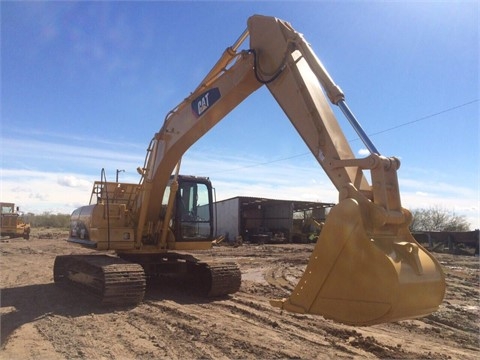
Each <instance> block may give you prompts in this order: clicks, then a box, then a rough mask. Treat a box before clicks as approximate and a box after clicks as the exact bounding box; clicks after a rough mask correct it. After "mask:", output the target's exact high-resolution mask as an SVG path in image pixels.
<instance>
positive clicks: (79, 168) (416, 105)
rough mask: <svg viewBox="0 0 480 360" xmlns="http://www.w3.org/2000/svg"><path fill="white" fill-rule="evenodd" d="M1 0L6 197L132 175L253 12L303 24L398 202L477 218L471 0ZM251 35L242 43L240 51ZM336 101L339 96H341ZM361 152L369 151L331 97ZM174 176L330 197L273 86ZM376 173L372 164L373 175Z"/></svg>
mask: <svg viewBox="0 0 480 360" xmlns="http://www.w3.org/2000/svg"><path fill="white" fill-rule="evenodd" d="M0 6H1V126H0V135H1V138H0V151H1V153H0V154H1V155H0V157H1V169H0V170H1V175H0V181H1V183H0V186H1V187H0V199H1V201H7V202H15V203H16V204H17V205H18V206H20V208H21V210H23V211H24V212H32V213H36V214H40V213H44V212H49V213H70V212H72V211H73V210H74V209H75V208H77V207H79V206H82V205H87V204H88V201H89V200H90V192H91V188H92V184H93V181H95V180H100V174H101V169H102V168H104V169H105V172H106V175H107V180H109V181H115V178H116V175H117V170H119V172H118V177H119V181H123V182H133V183H137V182H138V181H139V175H138V174H137V172H136V168H137V167H138V166H142V165H143V163H144V158H145V154H146V149H147V146H148V144H149V142H150V140H151V138H152V137H153V135H154V134H155V133H156V132H157V131H158V130H159V129H160V128H161V126H162V124H163V121H164V117H165V115H166V114H167V113H168V112H169V111H170V110H171V109H173V108H174V107H175V106H176V105H178V104H179V103H180V102H181V101H182V100H183V99H184V98H186V97H187V96H188V95H189V94H190V93H191V92H192V91H193V90H194V89H195V88H196V87H197V86H198V85H199V83H200V81H201V80H202V79H203V77H204V76H205V75H206V74H207V73H208V71H209V70H210V69H211V67H212V66H213V65H214V63H215V62H216V61H217V60H218V58H219V57H220V56H221V54H222V52H223V51H224V50H225V49H226V48H227V47H228V46H231V45H232V44H233V43H234V42H235V40H237V38H238V37H239V36H240V34H241V33H242V32H243V31H244V30H245V29H246V22H247V19H248V17H249V16H251V15H253V14H262V15H269V16H275V17H278V18H280V19H283V20H286V21H288V22H289V23H291V24H292V26H293V27H294V28H295V29H296V30H297V31H299V32H300V33H302V34H304V36H305V38H306V40H307V41H308V42H309V43H310V45H311V46H312V48H313V50H314V51H315V53H316V54H317V56H318V57H319V58H320V59H321V60H322V62H323V64H324V65H325V67H326V68H327V70H328V72H329V73H330V75H331V76H332V78H333V79H334V81H335V82H336V83H337V84H338V85H339V86H340V87H341V88H342V90H343V91H344V93H345V95H346V102H347V104H348V105H349V107H350V109H351V110H352V111H353V113H354V114H355V115H356V117H357V119H358V120H359V122H360V123H361V125H362V127H363V129H364V130H365V132H366V133H367V134H368V135H369V137H370V139H371V141H372V142H373V143H374V144H375V146H376V148H377V149H378V150H379V151H380V153H381V154H382V155H385V156H396V157H398V158H399V159H400V160H401V163H402V165H401V167H400V169H399V171H398V177H399V183H400V191H401V196H402V205H403V206H404V207H406V208H408V209H411V210H414V209H425V208H431V207H436V208H441V209H444V210H445V211H448V212H450V213H453V214H455V215H460V216H464V217H465V218H466V219H467V220H468V221H469V223H470V224H471V229H472V230H473V229H478V228H479V227H480V210H479V209H480V188H479V186H480V185H479V183H480V182H479V179H480V160H479V158H480V156H479V155H480V149H479V138H480V131H479V107H480V106H479V105H480V102H479V98H480V95H479V43H480V39H479V28H480V25H479V12H480V10H479V4H478V2H476V1H442V2H435V1H423V2H409V1H405V2H390V1H378V2H373V1H371V2H367V1H336V2H334V1H222V2H215V1H211V2H208V1H196V2H193V1H192V2H188V1H185V2H182V1H151V2H141V1H136V2H115V1H104V2H103V1H102V2H75V1H68V2H57V1H55V2H41V1H40V2H17V1H12V2H10V1H2V2H1V3H0ZM247 47H248V43H247V44H245V45H244V46H243V47H242V48H247ZM334 107H335V106H334ZM335 113H336V114H338V115H339V116H338V117H339V122H340V124H341V126H342V129H343V131H344V132H345V135H346V137H347V139H348V141H349V143H350V146H351V147H352V149H353V151H354V152H355V154H356V156H358V157H363V156H365V155H366V152H365V151H366V149H365V146H364V145H363V143H362V142H361V141H360V140H359V139H358V138H357V136H356V135H355V133H354V131H353V130H352V129H351V127H350V126H349V125H348V123H347V122H346V120H345V119H344V118H343V116H341V115H340V112H338V110H335ZM181 173H183V174H192V175H198V176H208V177H210V179H211V181H212V183H213V186H214V187H215V190H216V191H215V192H216V196H217V200H223V199H228V198H231V197H235V196H258V197H266V198H272V199H287V200H305V201H320V202H329V203H330V202H334V203H335V202H337V201H338V191H337V190H336V189H335V188H334V187H333V185H332V184H331V182H330V181H329V179H328V178H327V176H326V175H325V173H324V171H323V170H322V168H321V167H320V166H319V164H318V163H317V162H316V160H315V159H314V158H313V156H312V155H311V154H310V153H309V150H308V149H307V147H306V145H305V144H304V143H303V141H302V140H301V138H300V137H299V136H298V134H297V133H296V131H295V129H294V128H293V126H292V124H291V123H290V122H289V120H288V119H287V118H286V116H285V115H284V114H283V112H282V110H281V109H280V107H279V106H278V104H277V103H276V102H275V100H274V99H273V97H272V96H271V95H270V93H269V92H268V90H267V89H266V88H261V89H259V90H258V91H257V92H255V93H254V94H252V95H251V96H250V97H248V98H247V99H246V100H245V101H244V102H242V103H241V104H239V105H238V106H237V108H235V109H234V110H233V111H232V112H231V113H230V114H229V115H228V116H227V117H225V118H224V119H223V120H222V121H221V122H220V123H219V124H218V125H217V126H216V127H215V128H213V129H212V130H211V131H210V132H209V133H207V134H206V135H205V136H204V137H202V138H201V139H200V140H199V141H198V142H196V143H195V144H194V145H193V146H192V147H191V148H190V149H189V150H188V151H187V152H186V153H185V155H184V157H183V159H182V168H181ZM368 176H369V175H368Z"/></svg>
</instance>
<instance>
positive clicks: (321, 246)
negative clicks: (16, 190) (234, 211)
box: [78, 15, 445, 325]
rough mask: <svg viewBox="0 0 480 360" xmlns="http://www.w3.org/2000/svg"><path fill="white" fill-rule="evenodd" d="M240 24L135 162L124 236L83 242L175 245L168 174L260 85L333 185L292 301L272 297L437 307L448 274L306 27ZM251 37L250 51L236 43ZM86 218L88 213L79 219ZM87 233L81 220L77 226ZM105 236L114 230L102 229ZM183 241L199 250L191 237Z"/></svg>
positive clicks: (384, 311) (308, 305) (347, 314)
mask: <svg viewBox="0 0 480 360" xmlns="http://www.w3.org/2000/svg"><path fill="white" fill-rule="evenodd" d="M247 25H248V26H247V30H246V31H244V32H243V33H242V34H241V35H240V37H239V38H238V40H237V41H236V42H235V43H234V45H233V46H231V47H229V48H227V49H226V50H225V52H224V53H223V55H222V56H221V58H220V59H219V60H218V62H217V63H216V64H215V65H214V67H213V68H212V70H211V71H210V72H209V73H208V74H207V76H206V77H205V78H204V79H203V81H202V82H201V83H200V84H199V85H198V86H197V88H196V89H195V91H194V92H193V93H192V94H191V95H190V96H188V97H187V98H186V99H185V100H184V101H183V102H182V103H180V104H179V105H178V106H177V107H175V108H174V109H173V110H172V111H170V112H169V113H168V114H167V116H166V118H165V122H164V124H163V126H162V127H161V129H160V131H159V132H158V133H156V134H155V136H154V137H153V139H152V141H151V143H150V146H149V148H148V151H147V156H146V159H145V165H144V167H143V168H142V169H140V173H141V175H142V178H141V181H140V184H139V185H138V188H137V190H138V191H136V193H135V196H133V197H132V198H131V199H130V200H128V201H127V202H126V203H125V204H123V205H122V206H124V208H122V209H123V210H122V209H120V208H118V209H119V212H122V211H124V212H128V216H125V219H127V218H128V219H130V220H129V221H127V220H125V221H126V223H125V224H124V225H123V226H125V227H128V228H129V229H131V232H130V230H128V234H127V231H126V230H121V231H123V233H124V234H127V235H128V236H125V239H124V240H125V241H123V242H121V241H118V242H115V241H113V242H110V240H109V241H108V242H106V241H105V239H103V240H102V239H92V238H90V239H88V240H87V241H88V243H89V244H93V245H95V244H97V243H100V241H103V242H102V243H103V244H108V249H111V250H117V251H118V250H121V254H120V255H121V256H122V258H123V259H135V258H138V257H139V256H140V255H141V254H143V253H148V252H150V253H155V252H158V253H160V252H165V251H166V250H167V249H179V246H180V245H178V244H177V243H178V241H179V240H180V239H176V240H175V239H173V240H172V236H171V234H170V233H171V231H170V225H169V224H170V222H171V220H172V216H173V203H174V201H175V199H176V198H178V195H175V194H177V193H178V190H177V188H178V184H177V183H176V181H175V179H176V178H177V175H178V168H179V162H180V159H181V157H182V155H183V154H184V153H185V152H186V151H187V149H188V148H189V147H190V146H191V145H193V144H194V143H195V142H196V141H197V140H198V139H199V138H200V137H202V136H203V135H204V134H205V133H206V132H207V131H209V130H210V129H211V128H212V127H213V126H215V125H216V124H217V123H218V122H219V121H220V120H221V119H223V118H224V117H225V116H226V115H227V114H228V113H229V112H230V111H232V110H233V109H234V108H235V107H236V106H237V105H239V104H240V103H241V102H242V101H243V100H244V99H245V98H247V97H248V96H250V95H251V94H252V93H253V92H254V91H255V90H257V89H258V88H259V87H261V86H263V85H265V86H266V87H267V88H268V89H269V91H270V92H271V94H272V96H273V97H274V98H275V100H276V101H277V102H278V104H279V105H280V107H281V108H282V109H283V111H284V113H285V114H286V116H287V117H288V119H289V120H290V121H291V123H292V124H293V126H294V127H295V129H296V130H297V132H298V133H299V135H300V136H301V138H302V139H303V140H304V142H305V144H306V145H307V147H308V148H309V149H310V151H311V152H312V154H313V156H314V157H315V159H316V160H317V161H318V163H319V165H320V166H321V167H322V168H323V169H324V171H325V173H326V174H327V175H328V177H329V178H330V180H331V181H332V183H333V184H334V185H335V187H336V188H337V189H338V192H339V203H338V204H337V205H336V206H335V207H334V208H333V209H332V211H331V212H330V214H329V216H328V217H327V220H326V222H325V225H324V227H323V229H322V231H321V234H320V236H319V239H318V241H317V244H316V246H315V248H314V250H313V253H312V255H311V258H310V261H309V263H308V265H307V268H306V270H305V273H304V274H303V276H302V278H301V279H300V281H299V283H298V285H297V286H296V288H295V289H294V291H293V292H292V294H291V296H290V297H289V298H287V299H282V300H275V301H272V305H274V306H278V307H281V308H283V309H286V310H288V311H294V312H301V313H309V314H319V315H323V316H325V317H327V318H332V319H334V320H336V321H340V322H344V323H348V324H353V325H369V324H376V323H381V322H389V321H396V320H400V319H405V318H414V317H419V316H424V315H426V314H428V313H430V312H432V311H435V309H437V307H438V306H439V304H440V303H441V302H442V300H443V296H444V293H445V278H444V275H443V272H442V269H441V267H440V265H439V263H438V261H437V260H436V259H435V258H434V257H433V256H432V255H431V254H429V253H428V252H427V250H425V249H424V248H423V247H421V246H420V245H419V244H418V243H417V242H416V241H415V239H414V238H413V236H412V235H411V234H410V232H409V229H408V226H409V224H410V222H411V214H410V212H409V211H408V210H406V209H404V208H403V207H402V205H401V199H400V190H399V184H398V179H397V170H398V168H399V166H400V162H399V160H398V159H397V158H395V157H385V156H383V155H381V154H380V152H379V151H378V149H377V148H376V147H375V145H374V144H373V143H372V142H371V141H370V139H369V138H368V136H367V135H366V134H365V132H364V131H363V129H362V128H361V126H360V124H359V122H358V121H357V119H356V118H355V116H354V115H353V113H352V111H351V110H350V109H349V107H348V105H347V104H346V101H345V96H344V94H343V92H342V90H341V89H340V88H339V87H338V86H337V85H336V84H335V82H334V81H333V80H332V78H331V76H330V75H329V74H328V72H327V71H326V69H325V67H324V66H323V64H322V63H321V61H320V60H319V59H318V58H317V56H316V55H315V53H314V52H313V50H312V49H311V47H310V45H309V44H308V43H307V42H306V40H305V39H304V37H303V35H302V34H300V33H298V32H296V31H295V30H294V29H293V28H292V26H291V25H290V24H289V23H287V22H285V21H282V20H279V19H277V18H274V17H267V16H260V15H254V16H252V17H250V18H249V19H248V24H247ZM247 38H249V40H250V46H249V48H248V49H246V50H239V49H240V47H241V45H242V43H243V42H244V41H245V40H246V39H247ZM331 104H334V105H337V106H338V107H339V108H340V109H341V111H342V112H343V113H344V115H345V116H346V117H347V119H348V121H349V122H350V124H351V125H352V126H353V128H354V130H355V131H356V132H357V133H358V135H359V137H360V138H361V139H362V141H363V142H364V144H365V146H366V147H367V149H368V150H369V151H370V155H369V156H367V157H366V158H356V157H355V155H354V153H353V151H352V149H351V148H350V146H349V144H348V141H347V139H346V138H345V135H344V133H343V131H342V129H341V127H340V125H339V123H338V121H337V119H336V117H335V115H334V112H333V110H332V108H331ZM175 167H177V169H176V170H175V175H174V181H173V182H172V181H171V174H172V172H174V168H175ZM368 175H369V176H368ZM167 188H169V189H170V190H169V191H170V197H169V201H168V206H167V208H166V210H165V207H164V206H163V205H162V202H161V201H159V199H162V198H163V197H164V194H165V193H166V191H167ZM107 203H108V199H107ZM98 206H100V207H99V208H101V209H103V210H102V211H98V213H99V214H100V213H108V214H110V212H112V210H111V209H110V210H108V209H107V210H105V207H104V204H103V203H102V204H100V205H98ZM112 206H113V204H112ZM93 208H95V205H92V209H93ZM92 209H90V210H91V212H92V214H93V210H92ZM115 209H117V208H115ZM87 210H88V209H87ZM90 210H89V211H90ZM115 211H116V210H115ZM81 213H82V212H81V211H79V212H78V214H80V215H79V216H78V219H79V220H81V216H82V215H81ZM87 220H89V221H90V217H89V215H85V216H84V221H83V220H82V221H83V222H82V224H83V223H87ZM79 222H81V221H79ZM91 223H92V224H93V222H91ZM91 227H92V228H93V225H92V226H91ZM122 229H123V228H122ZM88 230H89V229H87V228H86V227H85V231H84V232H85V233H88ZM113 230H115V229H113ZM103 233H104V234H105V233H108V234H110V233H111V231H110V228H108V232H106V231H104V232H103ZM99 234H100V233H99ZM104 237H105V235H104ZM112 244H113V245H112ZM115 244H119V245H118V246H120V244H121V246H122V247H121V248H115V246H116V245H115ZM182 246H183V247H182V249H188V247H189V246H192V249H193V248H196V249H198V242H197V243H195V244H193V243H185V242H183V243H182ZM236 279H237V283H236V285H235V288H236V289H237V288H238V287H239V285H238V276H236ZM231 292H232V291H231Z"/></svg>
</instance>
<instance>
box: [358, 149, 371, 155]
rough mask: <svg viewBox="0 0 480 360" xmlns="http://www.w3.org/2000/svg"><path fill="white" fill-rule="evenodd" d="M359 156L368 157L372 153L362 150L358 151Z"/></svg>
mask: <svg viewBox="0 0 480 360" xmlns="http://www.w3.org/2000/svg"><path fill="white" fill-rule="evenodd" d="M358 155H360V156H368V155H370V151H368V149H360V150H358Z"/></svg>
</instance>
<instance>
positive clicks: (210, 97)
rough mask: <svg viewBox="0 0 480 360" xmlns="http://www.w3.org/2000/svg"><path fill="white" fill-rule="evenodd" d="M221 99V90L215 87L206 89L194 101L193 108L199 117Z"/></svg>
mask: <svg viewBox="0 0 480 360" xmlns="http://www.w3.org/2000/svg"><path fill="white" fill-rule="evenodd" d="M219 99H220V90H219V89H218V88H213V89H210V90H208V91H205V92H204V93H203V94H201V95H200V96H199V97H197V98H196V99H195V100H193V101H192V110H193V112H194V113H195V115H196V116H197V117H200V116H202V115H203V114H204V113H205V111H207V110H208V109H209V108H210V107H211V106H212V105H213V104H215V103H216V102H217V101H218V100H219Z"/></svg>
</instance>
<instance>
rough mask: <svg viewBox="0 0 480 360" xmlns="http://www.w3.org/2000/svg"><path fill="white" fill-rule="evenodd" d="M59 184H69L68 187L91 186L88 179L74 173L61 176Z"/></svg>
mask: <svg viewBox="0 0 480 360" xmlns="http://www.w3.org/2000/svg"><path fill="white" fill-rule="evenodd" d="M57 182H58V184H59V185H62V186H67V187H74V188H77V187H78V188H82V189H84V188H89V187H90V186H91V183H90V182H89V181H87V180H82V179H78V178H77V177H76V176H74V175H64V176H61V177H60V178H59V179H58V180H57Z"/></svg>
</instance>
